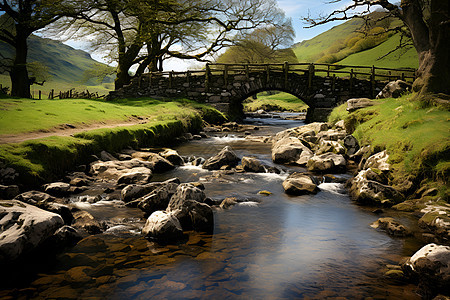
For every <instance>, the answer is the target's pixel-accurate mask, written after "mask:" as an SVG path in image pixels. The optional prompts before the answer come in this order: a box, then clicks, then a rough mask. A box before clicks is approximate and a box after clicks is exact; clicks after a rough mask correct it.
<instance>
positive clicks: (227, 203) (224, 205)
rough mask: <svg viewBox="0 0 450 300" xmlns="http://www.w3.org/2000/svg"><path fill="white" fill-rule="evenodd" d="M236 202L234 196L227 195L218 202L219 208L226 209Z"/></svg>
mask: <svg viewBox="0 0 450 300" xmlns="http://www.w3.org/2000/svg"><path fill="white" fill-rule="evenodd" d="M237 203H238V201H237V199H236V197H228V198H225V199H223V200H222V202H221V203H220V208H222V209H228V208H230V207H232V206H234V205H236V204H237Z"/></svg>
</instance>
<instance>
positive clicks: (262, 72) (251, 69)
mask: <svg viewBox="0 0 450 300" xmlns="http://www.w3.org/2000/svg"><path fill="white" fill-rule="evenodd" d="M349 68H351V69H350V70H349ZM354 69H356V70H357V71H354ZM392 73H394V74H392ZM400 78H401V79H404V80H410V81H414V79H415V70H414V69H388V68H375V67H373V66H372V67H367V66H339V65H329V64H305V63H303V64H288V63H284V64H251V65H249V64H207V65H206V67H205V69H204V70H196V71H187V72H173V71H172V72H157V73H147V74H143V75H142V76H141V77H138V78H135V79H133V81H132V82H131V84H130V85H128V86H125V87H123V88H121V89H119V90H116V91H113V92H110V94H109V95H108V98H109V99H113V98H124V97H143V96H150V97H159V98H172V99H173V98H181V97H184V98H189V99H192V100H195V101H199V102H204V103H209V104H211V105H212V106H214V107H216V108H217V109H219V110H220V111H222V112H224V113H226V114H227V115H228V116H229V118H230V119H231V120H235V119H241V118H242V117H243V115H244V114H243V110H242V109H243V106H242V101H243V100H244V99H246V98H247V97H248V96H249V95H252V94H254V93H257V92H258V91H266V90H279V91H284V92H287V93H290V94H292V95H295V96H296V97H298V98H299V99H301V100H302V101H303V102H305V104H307V105H308V107H309V108H308V112H307V115H306V122H314V121H326V119H327V116H328V114H329V113H330V112H331V110H332V109H333V108H334V107H335V106H337V105H339V104H340V103H343V102H344V101H346V100H348V99H350V98H360V97H366V98H373V97H375V95H376V94H377V93H378V91H380V90H381V89H382V88H383V87H384V86H385V85H386V83H387V82H388V81H390V80H392V79H400Z"/></svg>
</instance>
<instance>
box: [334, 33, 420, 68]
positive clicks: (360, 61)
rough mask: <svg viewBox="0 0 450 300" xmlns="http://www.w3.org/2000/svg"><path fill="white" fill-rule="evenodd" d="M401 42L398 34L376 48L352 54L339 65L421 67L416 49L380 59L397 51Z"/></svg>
mask: <svg viewBox="0 0 450 300" xmlns="http://www.w3.org/2000/svg"><path fill="white" fill-rule="evenodd" d="M399 40H400V36H399V35H398V34H396V35H394V36H392V37H390V38H389V39H388V40H387V41H386V42H384V43H382V44H381V45H378V46H376V47H375V48H372V49H369V50H365V51H361V52H358V53H354V54H351V55H350V56H348V57H346V58H344V59H343V60H341V61H339V62H338V64H342V65H358V66H372V65H375V66H377V67H383V68H393V67H395V68H404V67H406V68H417V67H418V66H419V60H418V57H417V52H416V50H415V49H414V47H410V48H408V49H403V50H398V51H396V52H394V53H391V54H389V55H388V56H386V57H383V58H382V59H378V58H379V57H381V56H383V55H385V54H386V53H388V52H389V51H391V50H392V49H395V47H396V46H397V45H398V43H399Z"/></svg>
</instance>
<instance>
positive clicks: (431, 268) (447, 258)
mask: <svg viewBox="0 0 450 300" xmlns="http://www.w3.org/2000/svg"><path fill="white" fill-rule="evenodd" d="M402 267H403V270H404V271H405V274H408V275H409V276H411V277H414V278H417V279H418V280H419V288H421V289H422V290H423V292H424V293H425V296H428V297H429V296H435V295H437V294H438V293H443V294H448V293H449V292H450V247H449V246H442V245H436V244H428V245H425V246H423V247H422V248H421V249H420V250H419V251H417V252H416V253H415V254H414V255H413V256H412V257H411V258H409V259H408V260H407V261H406V263H405V264H404V265H403V266H402ZM430 299H431V298H430Z"/></svg>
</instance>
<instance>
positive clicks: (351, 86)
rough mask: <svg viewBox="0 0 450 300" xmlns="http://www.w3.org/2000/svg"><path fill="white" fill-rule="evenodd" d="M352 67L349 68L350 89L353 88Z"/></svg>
mask: <svg viewBox="0 0 450 300" xmlns="http://www.w3.org/2000/svg"><path fill="white" fill-rule="evenodd" d="M353 76H354V74H353V69H351V70H350V91H351V90H352V89H353Z"/></svg>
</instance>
